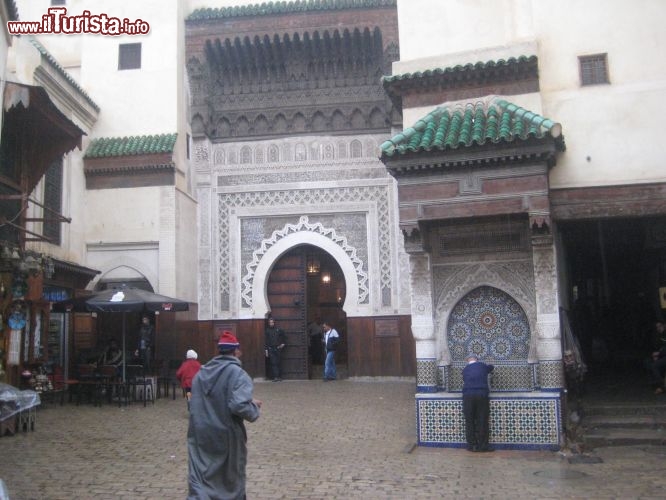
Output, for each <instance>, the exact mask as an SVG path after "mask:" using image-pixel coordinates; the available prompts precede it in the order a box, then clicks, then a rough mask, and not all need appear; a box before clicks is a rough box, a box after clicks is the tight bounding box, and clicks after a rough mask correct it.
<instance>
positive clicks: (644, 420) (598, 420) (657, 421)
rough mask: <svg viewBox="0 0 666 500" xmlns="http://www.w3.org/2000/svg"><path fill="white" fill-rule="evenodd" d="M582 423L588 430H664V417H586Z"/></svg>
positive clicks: (665, 419)
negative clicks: (617, 428) (622, 428)
mask: <svg viewBox="0 0 666 500" xmlns="http://www.w3.org/2000/svg"><path fill="white" fill-rule="evenodd" d="M583 423H584V425H585V427H586V428H589V429H594V428H600V427H603V428H615V427H624V428H628V429H640V428H645V429H664V430H666V415H654V414H652V415H640V414H639V415H588V416H586V417H585V419H584V421H583Z"/></svg>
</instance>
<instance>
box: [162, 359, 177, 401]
mask: <svg viewBox="0 0 666 500" xmlns="http://www.w3.org/2000/svg"><path fill="white" fill-rule="evenodd" d="M181 363H182V360H180V359H171V360H169V364H168V365H167V368H166V371H165V372H164V375H163V376H161V377H159V378H158V379H157V382H158V384H159V388H158V389H157V390H158V393H159V394H160V395H161V392H162V388H164V394H165V395H166V397H167V398H168V397H169V386H171V391H172V394H173V399H176V390H177V388H178V387H179V385H180V382H179V381H178V379H177V378H176V372H177V371H178V368H179V367H180V364H181Z"/></svg>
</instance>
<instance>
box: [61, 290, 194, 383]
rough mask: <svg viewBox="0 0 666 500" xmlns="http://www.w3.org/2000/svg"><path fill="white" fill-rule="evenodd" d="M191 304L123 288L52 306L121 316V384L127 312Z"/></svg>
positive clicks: (165, 309) (181, 307)
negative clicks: (119, 314) (120, 314)
mask: <svg viewBox="0 0 666 500" xmlns="http://www.w3.org/2000/svg"><path fill="white" fill-rule="evenodd" d="M189 308H190V304H189V303H188V302H186V301H184V300H180V299H174V298H172V297H167V296H166V295H160V294H158V293H153V292H149V291H147V290H141V289H139V288H132V287H127V286H122V287H119V288H110V289H108V290H102V291H101V292H97V293H95V294H93V295H90V296H86V297H77V298H73V299H68V300H62V301H60V302H54V303H53V310H54V311H56V312H111V313H122V315H123V381H124V380H125V366H126V362H125V350H126V349H125V316H126V313H128V312H170V311H174V312H175V311H187V310H189Z"/></svg>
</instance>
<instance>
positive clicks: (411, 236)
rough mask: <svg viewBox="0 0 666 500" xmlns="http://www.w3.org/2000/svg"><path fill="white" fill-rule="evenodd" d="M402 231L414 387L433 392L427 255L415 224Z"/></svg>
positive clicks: (434, 377)
mask: <svg viewBox="0 0 666 500" xmlns="http://www.w3.org/2000/svg"><path fill="white" fill-rule="evenodd" d="M403 234H404V236H405V251H406V252H407V253H408V254H409V266H410V282H411V309H412V335H413V336H414V340H415V341H416V388H417V389H416V390H417V392H436V391H437V386H438V383H437V382H438V376H437V353H436V342H435V323H434V320H433V317H432V314H433V312H432V301H433V297H432V268H431V266H430V254H429V253H428V252H427V251H426V249H425V247H424V245H423V239H422V237H421V232H420V231H419V229H418V228H417V227H416V226H414V227H410V228H408V229H404V228H403Z"/></svg>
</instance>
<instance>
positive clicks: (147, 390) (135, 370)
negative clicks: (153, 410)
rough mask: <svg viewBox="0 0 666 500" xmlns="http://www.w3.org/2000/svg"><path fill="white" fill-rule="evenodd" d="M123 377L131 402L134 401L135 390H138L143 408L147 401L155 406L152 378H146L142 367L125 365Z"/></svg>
mask: <svg viewBox="0 0 666 500" xmlns="http://www.w3.org/2000/svg"><path fill="white" fill-rule="evenodd" d="M125 376H126V377H127V391H128V395H129V394H131V395H132V399H133V400H135V401H136V395H137V390H139V389H140V390H141V399H143V406H146V403H147V402H148V401H149V400H150V402H151V403H152V404H155V397H154V394H153V378H152V377H147V376H146V371H145V369H144V367H143V365H127V366H126V367H125Z"/></svg>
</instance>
